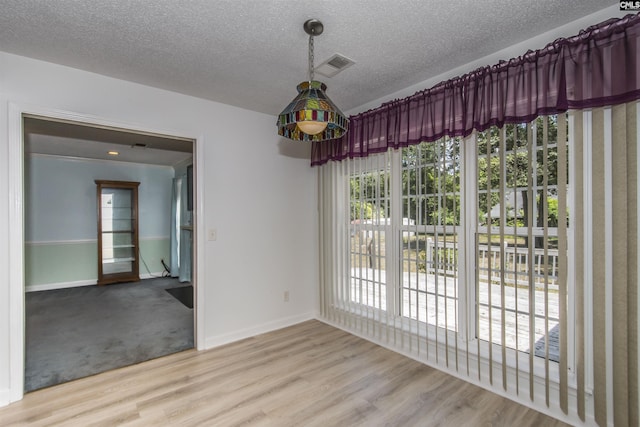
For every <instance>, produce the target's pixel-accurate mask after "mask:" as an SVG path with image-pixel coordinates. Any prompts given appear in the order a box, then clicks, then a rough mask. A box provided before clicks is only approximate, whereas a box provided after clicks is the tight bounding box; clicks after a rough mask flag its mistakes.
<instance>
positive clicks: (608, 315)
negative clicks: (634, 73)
mask: <svg viewBox="0 0 640 427" xmlns="http://www.w3.org/2000/svg"><path fill="white" fill-rule="evenodd" d="M603 124H604V129H603V132H604V141H603V142H604V224H605V226H604V228H605V232H604V266H605V267H604V270H605V281H604V285H605V287H604V289H605V291H604V307H605V309H604V314H605V321H604V325H605V345H604V349H605V360H606V363H605V366H606V378H607V381H606V382H607V385H606V393H607V394H606V395H607V399H606V400H607V423H608V424H609V425H613V414H614V409H613V158H612V156H613V154H612V152H611V151H612V150H611V146H612V145H611V144H612V139H613V135H612V132H613V129H612V123H611V107H607V108H605V109H604V123H603Z"/></svg>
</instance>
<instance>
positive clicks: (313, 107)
mask: <svg viewBox="0 0 640 427" xmlns="http://www.w3.org/2000/svg"><path fill="white" fill-rule="evenodd" d="M303 28H304V31H305V32H306V33H307V34H309V80H308V81H305V82H302V83H300V84H299V85H298V87H297V89H298V96H296V97H295V98H294V100H293V101H291V103H289V105H287V108H285V109H284V110H283V111H282V113H280V115H279V116H278V121H277V125H278V134H279V135H282V136H284V137H285V138H289V139H292V140H294V141H325V140H329V139H335V138H340V137H341V136H342V135H343V134H344V133H345V132H347V129H348V126H349V120H348V119H347V118H346V117H345V116H344V114H342V111H340V110H339V109H338V107H336V106H335V104H334V103H333V102H332V101H331V100H330V99H329V97H328V96H327V95H326V93H325V90H327V86H326V85H325V84H324V83H322V82H319V81H317V80H314V69H313V60H314V57H313V37H314V36H319V35H320V34H322V31H323V30H324V27H323V25H322V22H320V21H318V20H317V19H309V20H308V21H306V22H305V23H304V26H303Z"/></svg>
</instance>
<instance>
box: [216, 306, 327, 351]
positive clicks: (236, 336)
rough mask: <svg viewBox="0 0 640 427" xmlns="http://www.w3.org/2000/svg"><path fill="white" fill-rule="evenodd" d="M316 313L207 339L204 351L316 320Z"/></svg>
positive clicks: (262, 324) (284, 318) (291, 317)
mask: <svg viewBox="0 0 640 427" xmlns="http://www.w3.org/2000/svg"><path fill="white" fill-rule="evenodd" d="M316 315H317V311H315V310H314V311H312V312H308V313H303V314H298V315H295V316H290V317H283V318H281V319H278V320H273V321H271V322H267V323H261V324H259V326H253V327H250V328H246V329H240V330H237V331H234V332H228V333H225V334H221V335H216V336H213V337H209V338H208V339H207V342H206V346H205V349H210V348H214V347H219V346H222V345H225V344H229V343H232V342H236V341H240V340H243V339H246V338H251V337H255V336H256V335H260V334H265V333H267V332H272V331H276V330H278V329H282V328H286V327H288V326H293V325H296V324H298V323H302V322H306V321H308V320H313V319H316Z"/></svg>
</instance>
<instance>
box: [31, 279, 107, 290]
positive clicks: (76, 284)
mask: <svg viewBox="0 0 640 427" xmlns="http://www.w3.org/2000/svg"><path fill="white" fill-rule="evenodd" d="M96 284H97V279H86V280H76V281H73V282H58V283H43V284H40V285H28V286H27V287H26V288H25V291H26V292H40V291H53V290H56V289H67V288H79V287H82V286H94V285H96Z"/></svg>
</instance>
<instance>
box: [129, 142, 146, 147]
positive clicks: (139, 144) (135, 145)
mask: <svg viewBox="0 0 640 427" xmlns="http://www.w3.org/2000/svg"><path fill="white" fill-rule="evenodd" d="M131 148H147V144H143V143H140V142H136V143H135V144H133V145H132V146H131Z"/></svg>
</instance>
